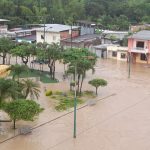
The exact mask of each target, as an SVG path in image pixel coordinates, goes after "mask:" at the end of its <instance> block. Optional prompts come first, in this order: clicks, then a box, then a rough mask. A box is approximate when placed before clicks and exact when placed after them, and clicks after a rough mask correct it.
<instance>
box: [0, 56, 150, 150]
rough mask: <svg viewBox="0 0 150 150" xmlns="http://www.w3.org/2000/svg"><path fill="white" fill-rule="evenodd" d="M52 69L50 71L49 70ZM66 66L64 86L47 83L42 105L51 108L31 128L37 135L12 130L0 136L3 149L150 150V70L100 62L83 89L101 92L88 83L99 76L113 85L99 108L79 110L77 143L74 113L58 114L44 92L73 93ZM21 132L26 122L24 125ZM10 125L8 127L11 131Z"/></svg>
mask: <svg viewBox="0 0 150 150" xmlns="http://www.w3.org/2000/svg"><path fill="white" fill-rule="evenodd" d="M44 69H45V70H46V69H47V68H46V66H45V67H44ZM62 74H63V66H62V65H61V64H59V63H58V64H57V66H56V78H57V79H59V81H60V82H59V83H52V84H42V83H41V96H40V99H39V100H38V102H39V103H40V104H41V105H42V106H43V107H44V108H45V110H44V112H43V113H42V114H41V115H40V116H39V119H38V120H37V121H36V122H34V123H31V125H32V126H33V129H32V133H31V134H27V135H18V133H17V131H13V130H11V131H8V133H6V135H4V136H3V135H0V150H13V149H14V150H91V149H93V150H149V149H150V144H149V140H150V136H149V133H150V125H149V124H150V116H149V114H150V101H149V98H150V90H149V89H150V80H149V75H150V68H149V67H148V66H147V65H146V64H135V65H132V66H131V78H130V79H128V65H127V64H126V63H125V62H120V61H118V62H117V61H114V60H102V59H99V60H98V62H97V65H96V67H95V74H92V72H91V71H89V72H88V73H87V75H86V81H85V83H84V86H83V90H93V91H94V90H95V89H94V88H93V87H92V86H90V85H89V84H88V81H89V80H91V79H93V78H96V77H99V78H103V79H106V80H107V81H108V86H106V87H104V88H99V90H98V97H97V98H96V100H97V103H96V105H94V106H89V105H87V104H86V103H85V104H83V105H80V106H79V107H78V111H77V138H76V139H73V112H72V109H70V110H67V111H64V112H57V111H56V110H54V109H53V108H52V107H50V106H51V105H52V104H51V102H50V101H49V100H48V98H47V97H45V94H44V88H45V87H46V88H47V89H52V90H53V89H55V90H57V89H58V90H64V91H65V90H66V91H67V90H69V80H67V79H66V80H62ZM17 124H18V127H19V126H20V125H22V124H24V123H23V122H18V123H17ZM8 125H10V123H4V124H2V126H8Z"/></svg>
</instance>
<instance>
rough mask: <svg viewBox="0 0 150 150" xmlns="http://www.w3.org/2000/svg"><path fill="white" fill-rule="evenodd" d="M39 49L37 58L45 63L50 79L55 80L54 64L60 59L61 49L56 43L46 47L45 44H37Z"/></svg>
mask: <svg viewBox="0 0 150 150" xmlns="http://www.w3.org/2000/svg"><path fill="white" fill-rule="evenodd" d="M38 45H39V48H38V50H37V57H38V59H39V60H41V61H47V63H48V67H49V70H50V71H49V72H50V77H51V78H52V79H55V70H56V67H55V64H56V61H57V60H60V59H61V53H62V50H61V47H60V45H59V44H58V43H53V44H50V45H48V44H47V43H43V44H40V43H39V44H38Z"/></svg>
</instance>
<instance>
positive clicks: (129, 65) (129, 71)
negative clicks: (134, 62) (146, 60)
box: [128, 53, 131, 78]
mask: <svg viewBox="0 0 150 150" xmlns="http://www.w3.org/2000/svg"><path fill="white" fill-rule="evenodd" d="M128 61H129V62H128V78H130V74H131V53H129V60H128Z"/></svg>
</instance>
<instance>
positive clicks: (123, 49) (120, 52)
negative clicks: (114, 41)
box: [107, 46, 128, 61]
mask: <svg viewBox="0 0 150 150" xmlns="http://www.w3.org/2000/svg"><path fill="white" fill-rule="evenodd" d="M113 52H116V53H117V56H116V57H114V56H113ZM127 52H128V48H127V47H121V46H108V47H107V58H111V59H117V60H121V61H126V60H127ZM121 55H125V58H122V57H121Z"/></svg>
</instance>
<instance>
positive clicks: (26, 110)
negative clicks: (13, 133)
mask: <svg viewBox="0 0 150 150" xmlns="http://www.w3.org/2000/svg"><path fill="white" fill-rule="evenodd" d="M42 110H43V109H42V108H41V107H40V105H39V104H37V103H36V102H35V101H33V100H26V99H17V100H15V101H11V102H8V103H6V104H5V107H4V111H5V112H6V113H8V115H9V116H10V118H11V119H12V120H13V122H14V123H13V128H14V129H16V121H17V120H24V121H33V120H34V119H35V117H36V116H38V115H39V113H41V112H42Z"/></svg>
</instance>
